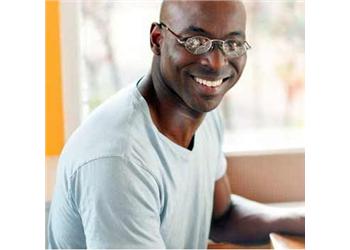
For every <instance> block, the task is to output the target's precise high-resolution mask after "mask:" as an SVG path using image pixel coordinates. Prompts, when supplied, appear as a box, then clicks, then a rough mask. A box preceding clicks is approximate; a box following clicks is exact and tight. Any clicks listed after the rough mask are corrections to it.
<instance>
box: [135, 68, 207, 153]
mask: <svg viewBox="0 0 350 250" xmlns="http://www.w3.org/2000/svg"><path fill="white" fill-rule="evenodd" d="M138 89H139V91H140V93H141V95H142V96H143V97H144V98H145V100H146V102H147V104H148V107H149V110H150V113H151V117H152V121H153V123H154V124H155V126H156V127H157V128H158V130H159V131H160V132H161V133H162V134H163V135H165V136H166V137H168V138H169V139H170V140H172V141H173V142H175V143H176V144H178V145H180V146H182V147H185V148H190V147H191V146H192V145H191V141H192V139H193V136H194V134H195V132H196V130H197V128H198V127H199V125H200V124H201V122H202V121H203V119H204V117H205V114H204V113H199V112H196V111H194V110H192V109H190V108H189V107H188V106H186V104H185V103H184V102H183V101H182V99H181V98H180V97H179V96H178V95H176V94H175V93H174V92H173V91H172V90H171V89H169V87H168V86H167V85H166V84H165V82H164V80H163V79H162V77H161V75H160V74H157V73H155V71H154V70H153V71H152V74H148V75H146V76H145V77H144V78H143V79H142V81H141V82H140V83H139V85H138Z"/></svg>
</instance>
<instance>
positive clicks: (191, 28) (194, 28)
mask: <svg viewBox="0 0 350 250" xmlns="http://www.w3.org/2000/svg"><path fill="white" fill-rule="evenodd" d="M183 32H185V33H187V32H196V33H202V34H205V35H207V36H211V37H214V36H213V35H212V34H211V33H210V32H208V31H206V30H204V29H202V28H200V27H197V26H194V25H190V26H189V27H187V28H186V29H185V30H184V31H183ZM226 36H240V37H244V32H242V31H232V32H230V33H228V34H227V35H226Z"/></svg>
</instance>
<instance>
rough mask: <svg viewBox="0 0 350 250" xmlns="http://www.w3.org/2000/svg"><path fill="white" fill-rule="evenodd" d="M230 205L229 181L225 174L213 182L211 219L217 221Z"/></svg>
mask: <svg viewBox="0 0 350 250" xmlns="http://www.w3.org/2000/svg"><path fill="white" fill-rule="evenodd" d="M230 204H231V188H230V181H229V179H228V176H227V174H226V173H225V174H224V175H223V176H222V177H221V178H220V179H218V180H217V181H216V182H215V189H214V207H213V219H217V218H219V217H221V216H222V215H224V214H225V212H226V211H227V209H228V208H229V206H230Z"/></svg>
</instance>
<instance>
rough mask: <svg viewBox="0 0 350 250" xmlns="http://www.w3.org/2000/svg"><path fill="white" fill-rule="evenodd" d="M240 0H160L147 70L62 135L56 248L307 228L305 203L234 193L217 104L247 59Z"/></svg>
mask: <svg viewBox="0 0 350 250" xmlns="http://www.w3.org/2000/svg"><path fill="white" fill-rule="evenodd" d="M245 23H246V14H245V10H244V6H243V4H242V3H241V2H237V1H225V2H224V1H223V2H218V1H212V2H209V1H164V2H163V4H162V8H161V14H160V23H153V24H152V26H151V31H150V45H151V49H152V51H153V54H154V57H153V62H152V68H151V71H150V73H148V74H147V75H146V76H144V77H143V78H142V79H140V80H139V81H138V82H137V84H136V85H133V86H131V87H128V88H126V89H124V90H122V91H120V92H118V93H117V94H116V95H115V96H114V97H112V98H111V99H110V100H108V101H107V102H106V103H104V104H103V105H101V106H100V107H99V108H98V109H97V110H96V111H94V112H93V114H92V115H91V116H90V118H89V119H88V120H87V121H86V122H85V123H84V124H83V125H82V126H81V127H80V128H79V129H78V130H77V131H76V132H75V133H74V134H73V135H72V137H71V138H70V140H69V141H68V143H67V144H66V146H65V148H64V150H63V152H62V155H61V158H60V161H59V169H58V174H57V180H56V182H57V184H56V188H55V193H54V198H53V201H52V206H51V211H50V217H49V226H48V240H49V247H51V248H206V247H207V240H208V238H209V236H210V238H211V239H213V240H215V241H228V242H254V241H260V240H266V239H267V237H268V234H269V233H270V232H285V233H292V234H293V233H294V234H303V233H304V215H303V214H295V213H294V214H291V213H285V212H283V211H282V212H281V211H277V212H276V211H274V210H272V209H270V208H268V207H266V206H263V205H262V204H257V203H255V202H252V201H249V200H246V199H244V198H242V197H238V196H235V197H233V198H232V197H231V195H230V194H231V191H230V185H229V180H228V178H227V176H226V174H225V172H226V161H225V157H224V155H223V153H222V151H221V143H222V133H223V131H222V130H223V127H222V123H221V120H220V118H219V116H218V113H217V111H215V108H216V107H217V106H218V105H219V103H220V102H221V100H222V98H223V96H224V95H225V93H226V92H227V91H228V90H229V89H230V88H232V87H233V86H234V85H235V84H236V82H237V81H238V79H239V78H240V76H241V74H242V72H243V69H244V66H245V64H246V60H247V54H246V51H247V50H248V49H249V44H248V43H247V42H246V41H245Z"/></svg>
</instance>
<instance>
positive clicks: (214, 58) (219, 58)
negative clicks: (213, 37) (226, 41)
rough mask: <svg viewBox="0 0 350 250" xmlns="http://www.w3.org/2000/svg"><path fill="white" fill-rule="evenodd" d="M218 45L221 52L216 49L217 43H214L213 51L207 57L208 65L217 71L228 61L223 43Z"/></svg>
mask: <svg viewBox="0 0 350 250" xmlns="http://www.w3.org/2000/svg"><path fill="white" fill-rule="evenodd" d="M218 41H220V40H218ZM217 45H218V46H219V48H220V49H219V50H216V49H215V42H213V41H212V46H211V49H210V50H209V53H208V54H207V55H206V56H205V57H206V60H207V63H208V64H209V65H211V67H212V68H215V69H216V70H218V69H220V68H222V67H223V66H224V65H225V64H226V63H227V61H228V58H227V55H226V53H225V52H224V49H223V47H222V46H223V43H217Z"/></svg>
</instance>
